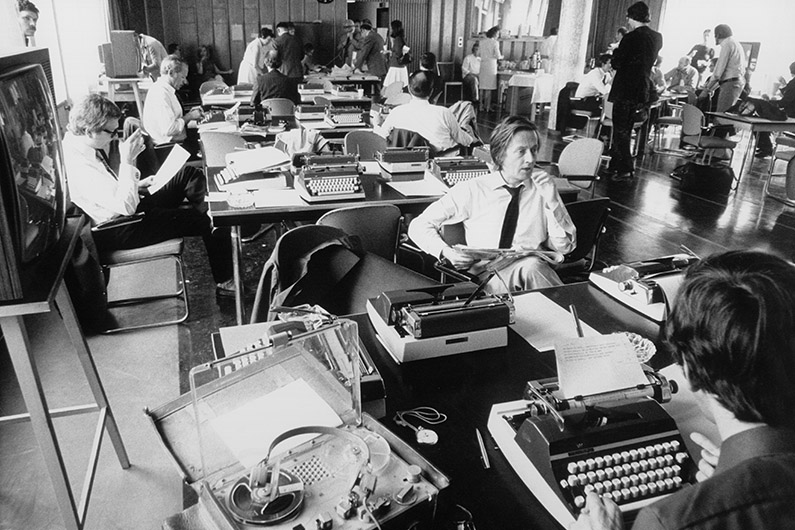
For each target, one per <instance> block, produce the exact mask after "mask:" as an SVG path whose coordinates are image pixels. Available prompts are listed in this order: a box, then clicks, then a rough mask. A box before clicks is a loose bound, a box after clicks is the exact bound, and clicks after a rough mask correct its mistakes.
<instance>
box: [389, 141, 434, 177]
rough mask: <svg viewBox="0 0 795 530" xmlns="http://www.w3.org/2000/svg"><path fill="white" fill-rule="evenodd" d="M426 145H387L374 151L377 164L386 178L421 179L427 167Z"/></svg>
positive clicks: (427, 151) (427, 153) (427, 150)
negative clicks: (381, 149) (380, 149)
mask: <svg viewBox="0 0 795 530" xmlns="http://www.w3.org/2000/svg"><path fill="white" fill-rule="evenodd" d="M429 152H430V150H429V149H428V148H427V147H387V148H386V149H385V150H383V151H377V152H376V153H375V159H376V160H377V161H378V165H380V166H381V169H382V170H383V171H384V172H385V173H386V174H385V175H384V173H382V175H384V176H385V177H386V178H387V179H388V180H394V181H404V180H422V179H423V178H425V170H426V169H427V168H428V157H429Z"/></svg>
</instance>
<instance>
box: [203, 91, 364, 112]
mask: <svg viewBox="0 0 795 530" xmlns="http://www.w3.org/2000/svg"><path fill="white" fill-rule="evenodd" d="M318 95H321V94H318ZM251 96H252V93H251V91H243V92H233V93H229V94H209V93H208V94H205V95H203V96H202V97H201V98H202V106H204V107H209V106H216V107H231V106H232V105H234V104H235V103H240V104H241V105H250V104H251ZM322 96H323V97H324V98H326V99H328V100H329V101H331V102H332V103H336V104H340V105H350V106H354V105H356V106H361V107H366V108H365V110H369V109H370V104H371V102H372V100H371V99H370V98H369V97H359V95H358V94H351V95H342V96H335V95H333V94H332V93H331V92H328V91H326V92H325V93H324V94H322ZM314 99H315V96H314V95H311V96H309V95H302V96H301V103H312V102H314Z"/></svg>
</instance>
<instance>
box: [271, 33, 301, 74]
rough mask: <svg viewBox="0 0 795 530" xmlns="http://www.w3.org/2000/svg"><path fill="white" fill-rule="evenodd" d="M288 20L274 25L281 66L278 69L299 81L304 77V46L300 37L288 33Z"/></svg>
mask: <svg viewBox="0 0 795 530" xmlns="http://www.w3.org/2000/svg"><path fill="white" fill-rule="evenodd" d="M290 24H291V23H290V22H279V23H278V24H277V25H276V35H277V36H276V41H275V42H276V50H277V51H278V52H279V59H281V62H282V64H281V66H280V67H279V71H280V72H281V73H283V74H284V75H286V76H287V77H289V78H290V79H292V80H294V81H295V82H296V83H299V82H301V80H302V79H303V78H304V66H303V65H302V64H301V61H302V60H303V58H304V46H303V44H301V39H299V38H298V37H296V36H295V35H294V34H292V33H290Z"/></svg>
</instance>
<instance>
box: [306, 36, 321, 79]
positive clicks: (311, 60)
mask: <svg viewBox="0 0 795 530" xmlns="http://www.w3.org/2000/svg"><path fill="white" fill-rule="evenodd" d="M301 66H302V67H303V69H304V75H307V74H313V73H316V72H320V71H321V70H323V67H322V66H321V65H319V64H317V63H315V46H314V45H313V44H312V43H311V42H307V43H306V44H304V58H303V59H301Z"/></svg>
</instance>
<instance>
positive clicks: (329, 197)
mask: <svg viewBox="0 0 795 530" xmlns="http://www.w3.org/2000/svg"><path fill="white" fill-rule="evenodd" d="M361 174H362V167H361V166H360V165H359V162H358V160H357V158H356V156H355V155H311V156H307V157H305V160H304V166H303V167H302V168H301V172H300V173H299V174H298V177H297V178H296V179H295V182H296V188H297V189H298V193H299V195H300V196H301V198H302V199H304V200H305V201H306V202H323V201H344V200H359V199H364V198H365V196H364V188H363V187H362V179H361Z"/></svg>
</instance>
